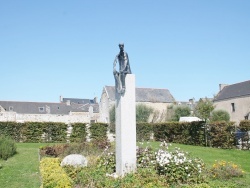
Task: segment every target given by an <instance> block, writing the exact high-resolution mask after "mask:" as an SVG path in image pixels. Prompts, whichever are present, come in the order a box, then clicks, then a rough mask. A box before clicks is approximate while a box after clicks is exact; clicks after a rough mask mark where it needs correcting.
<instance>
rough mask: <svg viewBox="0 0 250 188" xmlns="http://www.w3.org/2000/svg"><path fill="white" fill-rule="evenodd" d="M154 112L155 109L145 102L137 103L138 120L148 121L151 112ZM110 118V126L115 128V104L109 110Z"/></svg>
mask: <svg viewBox="0 0 250 188" xmlns="http://www.w3.org/2000/svg"><path fill="white" fill-rule="evenodd" d="M153 113H154V109H153V108H152V107H149V106H147V105H145V104H137V105H136V122H139V123H141V122H148V120H149V117H150V115H151V114H153ZM109 119H110V127H111V130H113V128H112V127H113V126H114V124H115V106H112V108H111V109H110V111H109Z"/></svg>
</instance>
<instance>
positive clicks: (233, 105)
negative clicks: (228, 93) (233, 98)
mask: <svg viewBox="0 0 250 188" xmlns="http://www.w3.org/2000/svg"><path fill="white" fill-rule="evenodd" d="M231 108H232V112H235V104H234V103H231Z"/></svg>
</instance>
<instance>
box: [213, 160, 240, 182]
mask: <svg viewBox="0 0 250 188" xmlns="http://www.w3.org/2000/svg"><path fill="white" fill-rule="evenodd" d="M210 174H211V177H212V178H215V179H230V178H232V177H243V175H244V171H243V170H242V169H241V168H240V167H239V166H238V165H237V164H234V163H233V162H227V161H216V162H215V163H214V164H213V167H212V168H211V170H210Z"/></svg>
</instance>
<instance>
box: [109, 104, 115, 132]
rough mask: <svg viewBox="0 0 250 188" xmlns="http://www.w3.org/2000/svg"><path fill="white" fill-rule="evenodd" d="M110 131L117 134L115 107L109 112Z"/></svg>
mask: <svg viewBox="0 0 250 188" xmlns="http://www.w3.org/2000/svg"><path fill="white" fill-rule="evenodd" d="M109 122H110V124H109V130H110V132H111V133H115V105H113V106H112V107H111V109H110V110H109Z"/></svg>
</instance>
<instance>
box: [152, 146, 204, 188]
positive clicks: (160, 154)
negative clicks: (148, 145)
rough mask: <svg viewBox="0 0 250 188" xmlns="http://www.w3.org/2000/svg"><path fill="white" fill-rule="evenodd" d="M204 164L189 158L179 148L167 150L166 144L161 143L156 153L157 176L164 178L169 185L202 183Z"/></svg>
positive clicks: (196, 159) (199, 160)
mask: <svg viewBox="0 0 250 188" xmlns="http://www.w3.org/2000/svg"><path fill="white" fill-rule="evenodd" d="M204 167H205V165H204V163H203V161H202V160H201V159H199V158H191V157H190V156H189V155H188V153H187V152H183V151H181V150H180V148H175V150H174V151H169V150H168V145H167V143H165V142H163V143H162V144H161V147H160V149H159V150H158V151H157V152H156V170H157V172H158V174H159V175H163V176H165V177H166V181H167V182H168V183H169V184H173V183H202V182H204V176H203V175H202V171H203V170H204Z"/></svg>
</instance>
